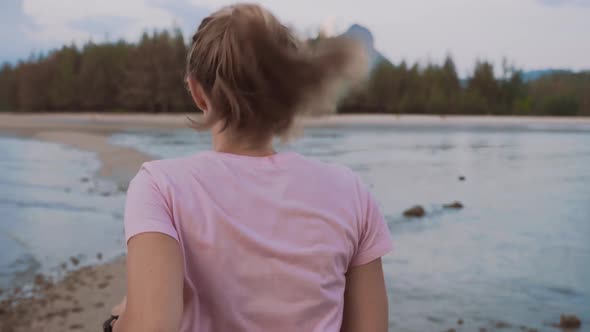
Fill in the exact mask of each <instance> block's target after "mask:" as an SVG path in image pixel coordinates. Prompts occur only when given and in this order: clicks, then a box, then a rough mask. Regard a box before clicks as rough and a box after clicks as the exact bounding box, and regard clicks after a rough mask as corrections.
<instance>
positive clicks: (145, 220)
mask: <svg viewBox="0 0 590 332" xmlns="http://www.w3.org/2000/svg"><path fill="white" fill-rule="evenodd" d="M172 220H173V218H172V211H171V209H170V206H169V204H168V203H167V202H166V199H165V196H164V195H163V194H162V192H161V190H160V188H159V187H158V186H157V184H156V182H155V179H154V178H153V176H152V175H151V174H150V172H149V171H148V170H147V169H146V167H145V165H144V166H142V168H141V169H140V170H139V172H138V173H137V175H136V176H135V177H134V178H133V180H131V183H130V184H129V189H128V190H127V202H126V204H125V240H126V241H129V239H131V238H132V237H133V236H135V235H138V234H141V233H148V232H156V233H162V234H166V235H168V236H170V237H172V238H174V239H175V240H176V241H178V233H177V232H176V229H175V228H174V224H173V221H172Z"/></svg>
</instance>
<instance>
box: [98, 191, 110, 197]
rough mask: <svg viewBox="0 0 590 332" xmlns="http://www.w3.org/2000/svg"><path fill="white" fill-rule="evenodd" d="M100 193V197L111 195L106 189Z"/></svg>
mask: <svg viewBox="0 0 590 332" xmlns="http://www.w3.org/2000/svg"><path fill="white" fill-rule="evenodd" d="M100 194H101V195H102V197H109V196H111V193H109V192H106V191H105V192H102V193H100Z"/></svg>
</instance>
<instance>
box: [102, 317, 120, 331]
mask: <svg viewBox="0 0 590 332" xmlns="http://www.w3.org/2000/svg"><path fill="white" fill-rule="evenodd" d="M117 319H119V316H112V315H111V318H109V319H107V320H106V321H105V322H104V323H103V324H102V331H103V332H113V323H114V322H115V321H116V320H117Z"/></svg>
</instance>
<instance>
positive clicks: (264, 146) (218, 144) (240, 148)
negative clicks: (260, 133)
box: [211, 130, 276, 157]
mask: <svg viewBox="0 0 590 332" xmlns="http://www.w3.org/2000/svg"><path fill="white" fill-rule="evenodd" d="M211 135H212V139H213V150H214V151H216V152H223V153H231V154H237V155H243V156H250V157H264V156H270V155H273V154H275V153H276V151H275V149H274V148H273V146H272V138H269V139H268V140H266V141H263V142H260V143H257V144H251V143H250V142H248V141H246V140H240V139H239V138H236V137H235V136H233V137H232V135H230V133H229V132H228V130H224V131H222V132H219V131H216V130H214V131H213V132H212V134H211Z"/></svg>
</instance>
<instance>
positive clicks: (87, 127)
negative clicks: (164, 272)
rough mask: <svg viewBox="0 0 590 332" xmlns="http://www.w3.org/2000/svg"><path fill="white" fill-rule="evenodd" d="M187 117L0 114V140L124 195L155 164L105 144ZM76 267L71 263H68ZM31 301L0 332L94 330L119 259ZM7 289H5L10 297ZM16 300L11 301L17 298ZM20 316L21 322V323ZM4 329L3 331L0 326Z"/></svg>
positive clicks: (43, 290)
mask: <svg viewBox="0 0 590 332" xmlns="http://www.w3.org/2000/svg"><path fill="white" fill-rule="evenodd" d="M188 116H189V115H188V114H173V115H169V114H165V115H151V114H88V113H86V114H68V113H60V114H53V113H51V114H50V113H43V114H16V113H7V114H0V135H10V136H16V137H22V138H30V139H35V140H41V141H47V142H53V143H58V144H62V145H66V146H70V147H73V148H76V149H80V150H85V151H89V152H92V153H96V155H97V157H98V159H99V160H100V163H101V167H100V169H99V170H98V173H97V174H96V176H99V177H102V178H105V179H107V180H110V181H114V182H115V183H116V184H117V186H119V187H120V188H126V187H127V184H128V182H129V181H130V180H131V178H132V177H133V176H134V175H135V173H136V172H137V170H138V169H139V167H140V165H141V164H142V163H143V162H146V161H149V160H152V159H154V157H152V156H149V155H147V154H145V153H142V152H140V151H137V150H136V149H132V148H128V147H122V146H118V145H114V144H112V143H110V141H109V139H110V137H111V136H112V135H113V134H115V133H119V132H125V131H128V130H144V131H153V130H177V129H186V128H188V120H187V117H188ZM299 122H300V124H301V125H302V126H303V127H316V126H317V127H323V126H332V127H340V126H343V127H344V126H352V125H366V126H391V125H396V124H400V125H402V124H403V125H405V124H414V125H436V124H441V123H444V124H451V125H456V126H462V125H474V124H476V125H482V126H511V125H522V124H527V125H532V126H536V125H538V126H543V125H548V124H556V125H582V126H584V127H585V128H586V127H587V126H588V127H590V118H538V117H485V116H483V117H482V116H474V117H458V116H448V117H440V116H392V115H344V116H327V117H317V118H315V117H314V118H305V119H301V121H299ZM73 265H75V264H73ZM35 287H36V288H38V291H39V292H38V293H36V297H35V298H30V299H26V300H23V301H22V302H20V304H18V305H17V306H16V307H11V308H8V307H7V306H6V305H4V304H3V305H2V306H0V310H2V312H0V314H2V319H1V320H0V321H1V323H0V330H1V331H10V330H11V327H12V326H13V324H14V323H15V322H17V320H18V321H19V322H21V323H25V324H24V325H23V326H22V327H21V328H19V329H14V330H16V331H63V330H75V331H96V330H97V329H99V327H100V324H101V323H102V321H103V320H105V319H106V318H107V317H108V315H109V312H110V308H111V307H112V306H113V305H115V304H117V303H118V302H119V301H120V300H121V298H122V297H123V295H124V294H125V290H126V277H125V259H124V257H122V258H118V259H115V260H113V261H110V262H106V263H103V264H98V265H94V266H90V267H85V268H82V269H78V270H74V271H71V272H69V273H68V274H67V275H66V276H65V278H64V279H63V280H61V281H59V282H57V283H55V284H50V283H49V282H47V281H46V280H44V279H43V278H41V277H40V278H37V280H36V283H35ZM13 291H14V290H12V292H13ZM17 295H18V294H17ZM23 317H27V318H23ZM4 324H6V326H5V325H4Z"/></svg>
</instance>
